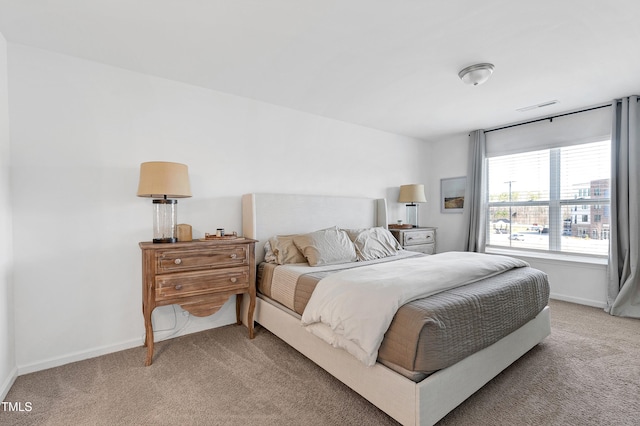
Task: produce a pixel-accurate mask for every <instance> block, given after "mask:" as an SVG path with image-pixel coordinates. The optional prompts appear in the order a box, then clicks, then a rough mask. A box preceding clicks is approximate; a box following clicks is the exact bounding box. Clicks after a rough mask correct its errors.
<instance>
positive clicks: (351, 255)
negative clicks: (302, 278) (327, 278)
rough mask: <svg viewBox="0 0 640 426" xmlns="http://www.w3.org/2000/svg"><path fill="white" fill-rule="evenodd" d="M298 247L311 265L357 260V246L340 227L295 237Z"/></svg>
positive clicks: (294, 240)
mask: <svg viewBox="0 0 640 426" xmlns="http://www.w3.org/2000/svg"><path fill="white" fill-rule="evenodd" d="M293 242H294V243H295V245H296V247H298V249H299V250H300V252H302V254H303V255H304V257H305V258H306V259H307V262H309V265H311V266H318V265H333V264H337V263H347V262H355V261H356V260H357V256H356V248H355V246H354V245H353V242H352V241H351V239H349V236H348V235H347V233H346V232H345V231H344V230H342V229H339V228H338V227H333V228H328V229H322V230H320V231H315V232H311V233H309V234H301V235H296V236H295V237H293Z"/></svg>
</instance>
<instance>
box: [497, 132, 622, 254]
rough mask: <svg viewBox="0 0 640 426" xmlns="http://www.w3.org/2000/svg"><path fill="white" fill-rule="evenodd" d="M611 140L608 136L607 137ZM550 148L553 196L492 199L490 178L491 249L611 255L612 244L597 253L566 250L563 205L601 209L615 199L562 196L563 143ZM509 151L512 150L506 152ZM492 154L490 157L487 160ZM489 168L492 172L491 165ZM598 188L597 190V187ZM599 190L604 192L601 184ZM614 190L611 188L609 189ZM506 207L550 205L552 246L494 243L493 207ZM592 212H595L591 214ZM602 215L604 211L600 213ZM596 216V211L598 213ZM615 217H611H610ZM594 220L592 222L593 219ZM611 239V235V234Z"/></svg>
mask: <svg viewBox="0 0 640 426" xmlns="http://www.w3.org/2000/svg"><path fill="white" fill-rule="evenodd" d="M604 140H607V139H603V141H604ZM547 149H548V150H549V199H548V200H542V201H538V200H536V201H489V196H490V194H489V179H487V180H486V191H485V194H486V199H485V213H486V215H485V217H486V224H485V225H486V228H485V232H486V235H487V244H486V248H487V249H489V250H506V251H510V250H513V251H533V252H541V253H550V254H554V253H556V254H561V255H566V256H581V257H591V258H607V257H608V253H609V251H610V250H611V249H610V247H609V248H608V250H607V254H595V253H584V252H576V251H566V250H562V236H563V231H564V220H563V218H562V210H563V207H567V206H569V207H570V208H575V210H574V211H576V212H577V207H578V206H579V207H587V206H589V207H591V206H594V205H595V206H597V207H599V208H601V209H603V210H604V209H605V208H606V206H608V207H609V208H610V207H611V199H610V198H609V197H598V198H561V184H562V178H561V176H562V175H561V155H560V153H561V150H562V147H553V148H547ZM535 151H539V149H535V150H534V149H532V150H530V151H524V152H535ZM505 155H509V154H505ZM498 157H502V156H501V155H495V156H492V157H491V158H498ZM489 160H490V158H487V160H486V161H487V162H488V161H489ZM486 167H487V169H488V171H489V173H490V167H488V163H487V166H486ZM609 183H610V184H611V176H609ZM579 191H580V193H579V194H582V195H584V194H585V191H586V194H588V195H586V196H590V195H592V194H590V193H591V191H590V188H587V189H579ZM594 192H596V191H594ZM597 192H598V193H599V192H601V191H600V190H599V188H598V191H597ZM609 192H610V190H609ZM496 207H499V208H505V207H507V208H508V207H547V208H548V212H549V213H548V214H549V218H548V223H549V224H548V233H549V245H548V248H547V249H546V250H545V249H538V248H524V247H523V248H518V247H512V246H502V245H495V244H491V243H490V241H491V238H490V237H489V235H490V233H491V209H492V208H496ZM589 215H591V213H590V214H589ZM599 215H600V216H602V214H601V213H599ZM594 216H595V214H594ZM511 219H512V218H510V222H509V234H511V233H512V229H511ZM610 220H611V218H610ZM589 223H591V222H589ZM607 239H608V238H607Z"/></svg>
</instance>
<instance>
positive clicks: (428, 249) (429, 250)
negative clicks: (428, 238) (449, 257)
mask: <svg viewBox="0 0 640 426" xmlns="http://www.w3.org/2000/svg"><path fill="white" fill-rule="evenodd" d="M407 250H408V251H417V252H420V253H424V254H434V253H435V252H436V245H435V244H419V245H415V246H407Z"/></svg>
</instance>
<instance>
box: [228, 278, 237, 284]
mask: <svg viewBox="0 0 640 426" xmlns="http://www.w3.org/2000/svg"><path fill="white" fill-rule="evenodd" d="M230 281H231V282H232V283H235V282H236V281H238V279H237V278H236V277H233V278H230Z"/></svg>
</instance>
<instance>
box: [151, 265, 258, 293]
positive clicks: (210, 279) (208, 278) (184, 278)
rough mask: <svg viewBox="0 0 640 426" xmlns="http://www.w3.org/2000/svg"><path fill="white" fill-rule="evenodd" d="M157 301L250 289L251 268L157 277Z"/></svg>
mask: <svg viewBox="0 0 640 426" xmlns="http://www.w3.org/2000/svg"><path fill="white" fill-rule="evenodd" d="M155 288H156V300H157V301H162V300H167V299H175V298H180V297H188V296H195V295H198V294H206V293H209V292H220V291H225V290H236V289H243V288H249V268H246V267H241V268H231V269H224V270H217V271H203V272H188V273H183V274H172V275H158V276H156V286H155Z"/></svg>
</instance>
